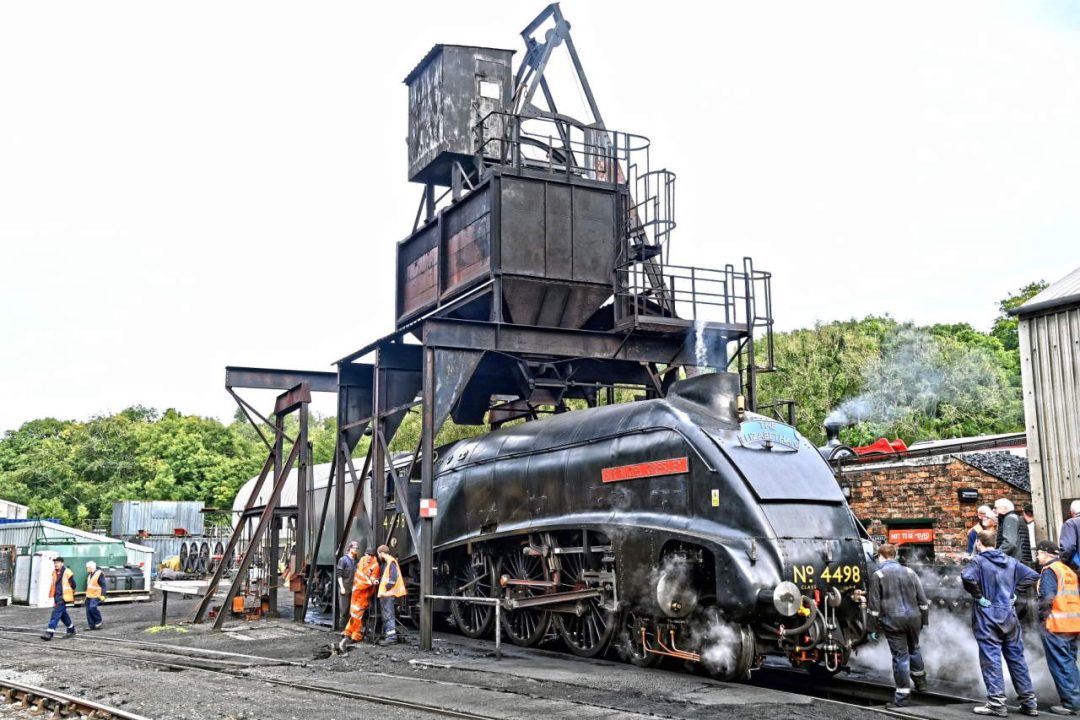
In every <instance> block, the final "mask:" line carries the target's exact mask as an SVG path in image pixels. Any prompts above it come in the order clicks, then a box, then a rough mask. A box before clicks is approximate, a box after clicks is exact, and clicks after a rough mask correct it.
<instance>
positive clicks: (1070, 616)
mask: <svg viewBox="0 0 1080 720" xmlns="http://www.w3.org/2000/svg"><path fill="white" fill-rule="evenodd" d="M1059 553H1060V550H1059V549H1058V546H1057V545H1055V544H1054V543H1052V542H1048V541H1046V540H1044V541H1042V542H1041V543H1039V544H1038V546H1036V553H1035V555H1036V559H1037V560H1038V562H1039V567H1041V568H1042V574H1041V575H1040V576H1039V621H1040V623H1041V626H1040V633H1039V634H1040V635H1041V637H1042V645H1043V650H1044V651H1045V654H1046V665H1047V667H1049V668H1050V676H1051V677H1052V678H1053V679H1054V687H1056V688H1057V692H1058V696H1059V697H1060V698H1061V704H1060V705H1054V706H1053V707H1051V708H1050V712H1052V713H1054V714H1055V715H1080V671H1078V670H1077V667H1076V659H1077V641H1078V639H1080V580H1078V579H1077V576H1076V573H1075V572H1073V570H1072V568H1070V567H1069V566H1068V565H1067V564H1065V562H1064V561H1063V560H1062V559H1061V557H1060V556H1059Z"/></svg>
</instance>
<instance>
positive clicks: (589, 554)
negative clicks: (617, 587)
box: [555, 533, 618, 657]
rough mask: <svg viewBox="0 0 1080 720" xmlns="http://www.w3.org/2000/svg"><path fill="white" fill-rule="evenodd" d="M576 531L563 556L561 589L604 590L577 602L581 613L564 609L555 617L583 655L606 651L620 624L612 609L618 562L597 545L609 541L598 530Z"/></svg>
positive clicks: (566, 640) (571, 646)
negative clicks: (594, 531) (609, 604)
mask: <svg viewBox="0 0 1080 720" xmlns="http://www.w3.org/2000/svg"><path fill="white" fill-rule="evenodd" d="M585 535H586V534H585V533H575V534H574V536H573V538H572V539H571V541H570V542H571V544H570V545H569V546H568V547H567V548H566V550H565V551H564V552H563V553H562V554H561V555H560V556H559V566H560V569H559V586H558V588H557V590H558V592H569V591H572V590H600V591H601V593H600V595H599V597H592V598H585V599H582V600H579V601H578V602H577V609H578V611H577V612H574V613H566V612H560V613H558V614H557V616H556V618H555V629H556V630H558V631H559V636H560V637H562V639H563V642H564V643H566V647H568V648H569V649H570V652H572V653H574V654H575V655H579V656H581V657H596V656H598V655H601V654H603V652H604V651H605V650H607V648H608V645H610V644H611V638H612V637H613V636H614V635H615V630H616V629H617V627H618V612H616V611H614V610H612V609H610V607H608V606H607V603H610V602H611V597H610V591H611V590H612V588H613V583H614V575H615V561H614V559H613V558H609V557H606V556H605V554H604V553H605V552H606V551H607V549H606V548H605V549H600V548H599V547H597V546H600V545H604V546H606V545H607V544H608V541H607V539H606V538H603V537H602V536H601V535H599V534H597V533H588V534H587V538H588V541H589V542H588V544H587V545H586V543H585V542H584V540H585V538H584V537H583V536H585Z"/></svg>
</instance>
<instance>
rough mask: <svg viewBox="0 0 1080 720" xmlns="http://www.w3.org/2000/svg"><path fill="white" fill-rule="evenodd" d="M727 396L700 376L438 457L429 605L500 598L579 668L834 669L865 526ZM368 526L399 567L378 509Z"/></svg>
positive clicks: (844, 648) (815, 466)
mask: <svg viewBox="0 0 1080 720" xmlns="http://www.w3.org/2000/svg"><path fill="white" fill-rule="evenodd" d="M738 393H739V379H738V376H736V375H730V374H709V375H701V376H698V377H694V378H689V379H686V380H682V381H680V382H678V383H676V384H675V385H674V386H673V387H672V388H671V390H670V391H669V393H668V395H667V397H665V398H662V399H654V400H646V401H641V402H634V403H626V404H619V405H608V406H603V407H598V408H593V409H588V410H578V411H574V412H570V413H564V414H561V415H556V416H553V417H550V418H548V419H544V420H537V421H533V422H528V423H523V424H521V425H516V426H512V427H506V428H503V429H500V430H497V431H494V432H491V433H488V434H485V435H481V436H479V437H475V438H472V439H468V440H463V441H460V442H457V443H455V444H452V445H448V446H446V447H444V448H441V449H440V451H439V456H438V459H437V462H436V466H435V470H436V477H435V497H436V499H437V501H438V508H439V510H438V516H437V518H436V519H435V521H434V543H435V593H436V594H438V595H452V596H455V597H462V598H473V597H489V598H492V597H497V598H501V599H502V613H501V614H502V620H501V622H502V630H503V633H504V635H505V636H507V637H508V638H509V639H510V640H511V641H513V642H514V643H517V644H520V645H535V644H538V643H540V642H541V641H543V640H544V639H545V638H546V637H549V636H550V635H551V634H557V635H558V636H559V637H561V639H562V641H563V642H564V643H565V644H566V646H567V647H568V648H569V649H570V650H571V651H572V652H574V653H576V654H578V655H582V656H596V655H599V654H601V653H603V652H605V651H606V650H608V649H609V648H612V647H614V648H617V649H618V650H619V651H620V653H621V654H622V656H623V657H624V658H626V659H627V660H629V661H630V662H633V663H634V664H637V665H642V666H648V665H652V664H654V663H655V662H656V661H658V660H659V659H660V658H662V657H665V656H670V657H676V658H681V659H684V660H691V661H703V662H705V663H706V665H708V666H709V667H710V668H711V669H712V670H713V671H714V672H715V673H716V674H718V675H720V676H723V677H729V678H738V677H742V676H745V674H746V673H747V672H748V671H749V670H750V669H751V668H752V667H754V666H755V664H756V663H758V662H760V660H761V658H762V657H763V656H764V655H767V654H782V655H786V656H787V657H789V658H790V659H791V660H792V661H793V662H794V663H795V664H799V665H806V666H809V667H811V668H813V669H822V670H825V671H828V672H834V671H836V670H837V669H839V668H840V667H842V666H844V665H845V664H846V662H847V659H848V656H849V654H850V652H851V650H852V649H853V648H854V647H855V645H857V644H858V643H859V642H860V641H861V640H862V638H863V636H864V622H865V603H864V595H865V587H866V582H867V580H868V575H867V566H866V554H865V543H866V536H865V533H864V532H863V531H862V528H861V526H859V524H858V522H857V521H856V519H855V518H854V516H853V515H852V513H851V511H850V509H849V508H848V506H847V503H846V502H845V499H844V497H843V494H842V493H841V491H840V489H839V486H838V485H837V483H836V481H835V479H834V477H833V475H832V473H831V472H830V470H829V467H828V465H827V464H826V462H825V461H824V460H823V459H822V457H821V455H820V453H819V452H818V450H817V449H816V448H815V447H814V446H813V445H812V444H810V443H809V442H808V441H807V440H806V439H804V438H803V437H802V436H800V435H799V434H798V433H796V431H795V430H794V428H791V427H789V426H787V425H784V424H782V423H778V422H775V421H772V420H769V419H767V418H764V417H762V416H759V415H755V414H753V413H746V412H743V411H742V410H741V409H740V407H739V403H740V398H739V396H738ZM410 489H411V490H412V492H411V493H410V496H409V502H410V503H411V504H419V483H418V482H411V483H410ZM413 509H414V511H415V508H413ZM385 531H386V533H387V536H388V538H387V539H388V540H389V542H390V544H391V545H392V547H393V548H394V550H395V552H396V553H397V554H398V556H399V557H400V558H401V560H402V567H403V569H404V571H405V573H406V575H407V576H409V575H410V574H411V573H414V572H415V571H416V568H415V561H416V555H415V548H414V547H413V544H412V541H411V537H410V535H409V533H408V529H407V527H406V524H405V523H404V522H402V521H401V517H400V516H399V514H398V513H397V512H395V508H394V507H393V503H392V502H391V504H390V505H388V509H387V518H386V528H385ZM363 534H365V535H366V533H363ZM361 539H362V540H364V541H365V542H366V541H367V538H366V537H362V538H361ZM417 589H418V585H417V584H416V583H415V582H413V583H410V601H411V603H412V604H413V605H414V606H415V601H416V597H417V594H418V593H417ZM436 610H437V611H439V612H441V613H445V614H446V615H447V616H448V617H449V618H452V623H453V624H454V625H456V626H457V628H458V629H459V630H460V631H461V632H462V633H464V634H465V635H467V636H470V637H480V636H483V635H485V634H487V633H489V632H490V631H491V630H492V627H493V624H494V616H495V613H494V609H493V606H492V605H490V604H480V603H473V602H468V601H467V600H466V601H458V602H442V603H439V604H438V605H437V606H436Z"/></svg>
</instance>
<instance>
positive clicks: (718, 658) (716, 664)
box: [693, 618, 739, 675]
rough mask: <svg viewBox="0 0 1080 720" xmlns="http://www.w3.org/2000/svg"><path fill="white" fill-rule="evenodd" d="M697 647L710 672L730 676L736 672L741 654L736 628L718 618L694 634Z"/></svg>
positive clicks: (697, 629) (696, 629)
mask: <svg viewBox="0 0 1080 720" xmlns="http://www.w3.org/2000/svg"><path fill="white" fill-rule="evenodd" d="M693 637H694V641H695V643H694V644H695V645H696V646H697V647H698V648H700V652H701V662H702V663H703V664H704V665H705V667H706V668H708V670H709V672H711V673H714V674H716V675H730V674H731V673H733V672H734V671H735V668H736V663H737V662H738V652H739V630H738V628H737V627H736V626H734V625H732V624H730V623H727V622H724V621H723V620H721V619H719V618H717V619H716V620H715V621H713V622H711V623H708V624H707V625H704V626H702V627H700V628H695V632H694V633H693Z"/></svg>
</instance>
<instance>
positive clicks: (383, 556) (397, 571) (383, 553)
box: [379, 545, 407, 645]
mask: <svg viewBox="0 0 1080 720" xmlns="http://www.w3.org/2000/svg"><path fill="white" fill-rule="evenodd" d="M379 559H380V560H382V561H383V563H384V565H383V576H382V581H381V582H379V609H380V610H381V611H382V619H383V627H384V628H385V630H386V634H385V635H384V636H383V639H382V640H380V641H379V644H380V645H391V644H393V643H396V642H397V641H398V635H397V618H396V617H394V604H395V602H396V601H397V599H398V598H399V597H405V595H406V594H407V593H406V590H405V578H403V577H402V576H401V568H400V567H399V566H398V561H397V558H396V557H394V556H393V555H392V554H391V553H390V548H388V547H387V546H386V545H380V546H379Z"/></svg>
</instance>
